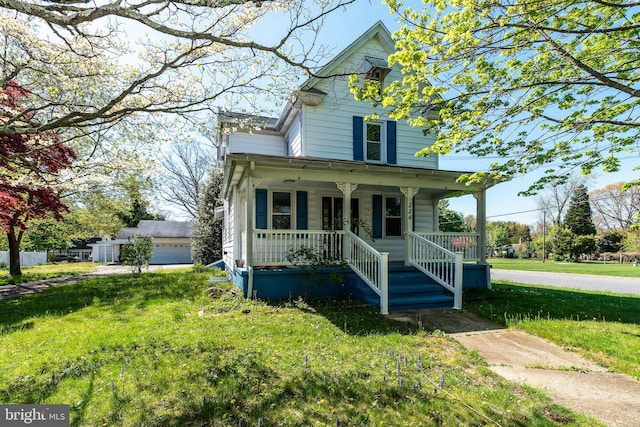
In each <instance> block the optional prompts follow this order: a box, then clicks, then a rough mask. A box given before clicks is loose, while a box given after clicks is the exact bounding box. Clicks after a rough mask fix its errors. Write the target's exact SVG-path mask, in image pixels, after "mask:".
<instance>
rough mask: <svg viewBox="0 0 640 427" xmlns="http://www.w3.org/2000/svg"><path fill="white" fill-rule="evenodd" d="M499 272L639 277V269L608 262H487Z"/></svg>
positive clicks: (491, 260)
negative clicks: (517, 271)
mask: <svg viewBox="0 0 640 427" xmlns="http://www.w3.org/2000/svg"><path fill="white" fill-rule="evenodd" d="M487 262H488V263H489V264H491V267H492V268H495V269H499V270H524V271H546V272H551V273H574V274H593V275H598V276H619V277H640V267H634V266H633V264H629V263H626V264H619V263H618V262H617V261H609V262H607V263H606V264H605V263H603V262H597V261H583V262H556V261H551V260H547V261H546V262H542V261H541V260H537V259H513V258H491V259H489V260H488V261H487Z"/></svg>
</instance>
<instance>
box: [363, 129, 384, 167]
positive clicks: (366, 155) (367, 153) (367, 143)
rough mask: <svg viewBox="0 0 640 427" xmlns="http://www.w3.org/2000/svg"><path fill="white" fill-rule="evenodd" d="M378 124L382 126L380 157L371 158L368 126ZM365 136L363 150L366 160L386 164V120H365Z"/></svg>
mask: <svg viewBox="0 0 640 427" xmlns="http://www.w3.org/2000/svg"><path fill="white" fill-rule="evenodd" d="M369 125H376V126H379V127H380V159H370V158H369V151H368V148H369V147H368V146H369V138H368V132H367V130H368V128H367V127H368V126H369ZM362 132H363V136H362V145H363V147H362V151H363V156H364V161H365V162H368V163H380V164H385V163H386V162H387V126H386V121H382V120H370V121H367V120H364V125H363V130H362Z"/></svg>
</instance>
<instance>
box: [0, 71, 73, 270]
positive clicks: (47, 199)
mask: <svg viewBox="0 0 640 427" xmlns="http://www.w3.org/2000/svg"><path fill="white" fill-rule="evenodd" d="M28 96H29V93H28V92H27V91H25V90H24V89H22V88H21V87H20V85H19V84H17V83H16V82H13V81H8V82H6V83H3V84H2V90H1V91H0V121H8V120H10V119H9V117H11V118H12V119H11V120H15V117H17V116H18V117H19V116H20V115H21V114H23V116H24V118H25V119H31V117H30V116H29V115H28V114H26V113H23V109H22V108H21V106H20V103H19V102H20V99H21V98H26V97H28ZM74 159H75V152H74V151H73V150H72V149H71V148H69V147H67V146H65V145H64V144H62V143H61V139H60V136H59V135H57V134H55V133H52V132H45V133H41V134H38V135H20V134H11V133H9V134H0V228H2V230H3V231H4V232H5V233H6V235H7V239H8V243H9V274H11V275H12V276H20V275H21V274H22V271H21V269H20V244H21V242H22V237H23V236H24V232H25V230H26V229H27V226H28V223H29V221H30V220H32V219H35V218H44V217H45V216H46V215H48V214H52V215H53V216H54V218H56V219H57V220H62V214H63V212H65V211H67V207H66V206H65V205H64V203H62V202H61V201H60V197H59V196H58V192H57V191H56V190H55V186H54V184H55V181H56V176H57V174H58V173H59V172H60V171H61V170H62V169H64V168H67V167H69V166H70V165H71V163H72V162H73V160H74Z"/></svg>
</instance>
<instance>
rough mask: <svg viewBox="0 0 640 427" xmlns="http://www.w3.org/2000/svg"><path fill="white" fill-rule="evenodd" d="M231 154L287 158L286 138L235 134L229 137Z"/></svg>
mask: <svg viewBox="0 0 640 427" xmlns="http://www.w3.org/2000/svg"><path fill="white" fill-rule="evenodd" d="M228 152H229V153H253V154H265V155H270V156H285V155H286V154H287V153H286V147H285V144H284V138H283V137H282V136H279V135H265V134H260V133H254V134H250V133H242V132H235V133H232V134H231V135H229V151H228Z"/></svg>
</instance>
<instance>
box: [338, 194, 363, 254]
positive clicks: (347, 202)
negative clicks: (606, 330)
mask: <svg viewBox="0 0 640 427" xmlns="http://www.w3.org/2000/svg"><path fill="white" fill-rule="evenodd" d="M336 186H337V187H338V190H340V191H341V192H342V194H343V196H344V197H343V199H344V202H343V207H342V208H343V209H344V212H343V213H342V217H343V218H342V223H343V225H342V227H343V228H345V226H346V229H347V230H349V231H351V193H352V192H354V191H356V188H358V184H352V183H350V182H336ZM345 217H346V218H345ZM345 219H346V220H345ZM342 251H343V252H342V258H343V259H345V260H346V261H347V262H351V237H350V236H349V235H348V234H347V233H345V234H344V240H343V242H342Z"/></svg>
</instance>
